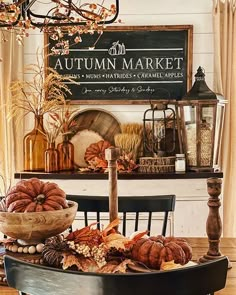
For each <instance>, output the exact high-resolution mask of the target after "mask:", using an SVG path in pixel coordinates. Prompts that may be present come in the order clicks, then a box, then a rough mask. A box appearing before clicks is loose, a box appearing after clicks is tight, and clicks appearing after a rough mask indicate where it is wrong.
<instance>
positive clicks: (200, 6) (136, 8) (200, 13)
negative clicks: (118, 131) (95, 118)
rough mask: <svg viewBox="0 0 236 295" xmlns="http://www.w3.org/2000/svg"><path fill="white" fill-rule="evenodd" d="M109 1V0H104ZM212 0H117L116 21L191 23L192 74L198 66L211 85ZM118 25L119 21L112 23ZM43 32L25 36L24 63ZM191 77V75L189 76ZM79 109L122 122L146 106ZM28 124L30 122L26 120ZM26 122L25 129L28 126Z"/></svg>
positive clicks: (138, 116) (137, 118) (136, 119)
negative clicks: (107, 114) (106, 114)
mask: <svg viewBox="0 0 236 295" xmlns="http://www.w3.org/2000/svg"><path fill="white" fill-rule="evenodd" d="M108 1H109V2H108V3H110V2H112V0H108ZM211 10H212V0H198V1H196V0H165V1H163V0H147V1H142V0H129V1H127V0H120V15H119V19H121V23H120V25H123V26H126V25H127V26H130V25H188V24H192V25H193V26H194V30H193V31H194V34H193V75H194V74H195V73H196V70H197V68H198V66H202V67H203V68H204V69H205V73H206V82H207V84H208V86H209V87H210V88H211V89H212V87H213V33H212V17H211ZM116 25H119V24H116ZM42 45H43V34H41V33H39V31H38V30H35V31H32V33H31V35H30V37H29V38H26V40H25V47H24V53H25V56H24V57H25V63H26V64H27V63H30V62H33V61H34V58H35V53H36V50H37V48H40V47H41V48H42ZM193 81H194V78H193ZM76 107H79V109H80V110H81V109H85V108H88V107H89V108H96V107H99V108H101V107H102V108H104V109H106V110H108V111H111V112H112V113H113V115H114V116H116V117H117V118H118V120H119V121H120V122H121V123H123V122H140V123H141V122H142V118H143V111H144V110H145V109H146V108H147V106H133V105H132V106H127V105H119V106H114V105H109V106H95V105H93V106H91V105H90V106H86V105H83V106H76ZM30 125H31V124H30ZM30 125H29V124H27V126H28V127H26V129H27V130H26V131H28V130H29V129H31V127H30Z"/></svg>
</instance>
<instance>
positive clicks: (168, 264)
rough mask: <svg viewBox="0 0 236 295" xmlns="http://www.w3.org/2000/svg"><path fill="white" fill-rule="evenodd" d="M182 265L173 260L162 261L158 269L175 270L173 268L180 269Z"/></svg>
mask: <svg viewBox="0 0 236 295" xmlns="http://www.w3.org/2000/svg"><path fill="white" fill-rule="evenodd" d="M181 267H182V265H181V264H178V263H175V262H174V260H171V261H162V263H161V266H160V269H161V270H170V269H175V268H181Z"/></svg>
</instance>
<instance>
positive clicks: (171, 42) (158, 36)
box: [45, 25, 193, 104]
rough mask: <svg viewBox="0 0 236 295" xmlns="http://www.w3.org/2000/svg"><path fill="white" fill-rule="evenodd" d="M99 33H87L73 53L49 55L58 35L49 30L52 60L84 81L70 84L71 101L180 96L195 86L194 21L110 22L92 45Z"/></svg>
mask: <svg viewBox="0 0 236 295" xmlns="http://www.w3.org/2000/svg"><path fill="white" fill-rule="evenodd" d="M95 34H96V33H95ZM96 38H97V36H96V37H95V36H94V35H89V34H87V35H85V36H83V41H82V43H80V45H78V44H76V45H72V46H71V47H70V53H69V55H50V54H49V53H50V50H51V48H52V46H54V43H55V41H53V40H51V39H49V38H48V36H47V34H45V44H49V46H48V47H47V48H48V51H47V54H48V58H47V66H49V67H52V68H54V69H55V70H57V71H58V72H59V73H60V74H62V75H72V76H74V77H76V80H77V81H78V82H79V83H80V85H71V84H70V85H69V86H70V89H71V91H72V93H73V95H72V96H71V97H70V99H71V100H72V103H79V104H147V103H149V102H150V101H159V100H178V99H180V98H181V97H182V96H183V95H184V94H186V92H187V91H188V90H189V89H190V87H191V86H192V48H193V26H192V25H178V26H125V27H124V26H116V27H109V28H107V29H106V30H105V31H104V32H103V35H102V36H101V37H100V39H99V41H98V42H97V44H96V48H95V49H94V50H90V49H89V46H92V44H93V43H94V41H95V40H96ZM77 78H78V79H77Z"/></svg>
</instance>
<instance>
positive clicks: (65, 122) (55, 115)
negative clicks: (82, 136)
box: [49, 101, 77, 134]
mask: <svg viewBox="0 0 236 295" xmlns="http://www.w3.org/2000/svg"><path fill="white" fill-rule="evenodd" d="M75 112H77V110H71V106H70V101H65V103H64V104H63V106H62V107H61V108H60V109H58V110H57V112H51V113H50V114H49V116H50V118H51V119H52V120H53V121H54V123H55V124H57V125H58V126H60V133H62V134H71V133H72V132H73V128H74V127H75V126H76V125H77V122H76V121H75V120H73V115H74V113H75Z"/></svg>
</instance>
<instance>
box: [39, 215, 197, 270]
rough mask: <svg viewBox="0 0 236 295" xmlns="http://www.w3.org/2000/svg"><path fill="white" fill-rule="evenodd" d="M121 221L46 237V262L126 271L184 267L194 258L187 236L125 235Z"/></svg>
mask: <svg viewBox="0 0 236 295" xmlns="http://www.w3.org/2000/svg"><path fill="white" fill-rule="evenodd" d="M119 223H120V220H119V219H115V220H113V221H112V222H111V223H110V224H109V225H108V226H106V227H105V228H104V229H102V230H99V229H97V228H96V229H93V226H94V225H96V224H97V223H92V224H91V225H89V226H86V227H84V228H81V229H77V230H75V231H73V232H71V233H70V234H69V235H68V236H66V237H63V236H62V235H58V236H55V237H51V238H49V239H47V240H46V242H45V245H44V247H43V251H42V256H43V260H44V263H46V264H48V265H51V266H54V267H58V268H63V269H64V270H66V269H71V267H72V269H76V270H79V271H83V272H88V271H91V272H97V273H126V272H129V271H139V272H140V271H141V272H148V271H153V269H157V270H159V269H166V268H168V269H171V268H177V267H182V266H183V265H186V264H187V263H188V262H189V261H190V260H191V258H192V249H191V246H190V245H189V244H188V243H187V241H186V240H184V239H179V238H175V237H167V238H165V237H163V236H161V235H158V236H155V237H154V236H153V237H149V236H147V233H148V232H147V231H143V232H135V233H133V234H132V235H131V236H130V237H125V236H124V235H122V234H120V233H118V232H117V231H116V230H115V228H116V227H117V226H118V224H119ZM154 244H155V247H150V245H151V246H153V245H154ZM151 248H152V249H151ZM147 249H148V251H147ZM166 264H167V265H166Z"/></svg>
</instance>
